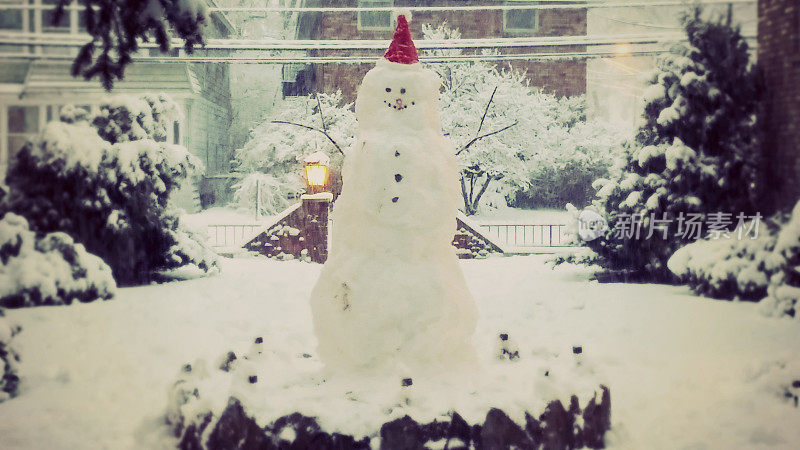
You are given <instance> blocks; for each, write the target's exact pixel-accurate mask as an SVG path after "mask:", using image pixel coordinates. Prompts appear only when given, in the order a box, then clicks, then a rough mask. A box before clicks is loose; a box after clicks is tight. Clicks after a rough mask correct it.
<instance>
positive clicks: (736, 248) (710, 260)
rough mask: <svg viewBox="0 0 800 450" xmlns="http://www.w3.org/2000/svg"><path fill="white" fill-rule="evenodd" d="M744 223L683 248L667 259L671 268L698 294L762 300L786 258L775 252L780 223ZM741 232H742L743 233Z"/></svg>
mask: <svg viewBox="0 0 800 450" xmlns="http://www.w3.org/2000/svg"><path fill="white" fill-rule="evenodd" d="M750 225H751V224H744V226H743V229H742V230H738V229H737V230H734V231H732V232H731V233H730V234H728V235H727V236H721V237H720V238H719V239H701V240H698V241H695V242H693V243H691V244H689V245H686V246H684V247H681V248H680V249H678V251H676V252H675V253H674V254H673V255H672V257H670V258H669V260H668V261H667V267H668V268H669V270H670V271H671V272H672V273H673V274H675V275H676V276H677V277H679V278H680V279H681V281H682V282H684V283H686V284H688V285H689V286H690V287H691V288H692V290H693V291H695V292H697V293H698V294H702V295H706V296H709V297H714V298H723V299H742V300H760V299H762V298H764V296H765V295H767V286H768V285H769V279H770V277H771V276H772V275H773V274H774V273H776V272H777V271H778V270H779V268H780V266H781V264H782V262H783V259H782V258H781V257H780V255H778V254H777V253H775V252H773V249H774V247H775V241H776V239H777V228H778V225H777V224H776V223H775V222H773V221H769V222H767V221H765V222H762V223H761V224H760V225H759V227H758V229H757V230H756V228H755V227H751V226H750ZM747 230H749V232H748V231H747ZM740 231H741V234H740Z"/></svg>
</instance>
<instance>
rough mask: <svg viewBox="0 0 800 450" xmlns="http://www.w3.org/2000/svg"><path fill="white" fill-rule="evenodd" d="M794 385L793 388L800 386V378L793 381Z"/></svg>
mask: <svg viewBox="0 0 800 450" xmlns="http://www.w3.org/2000/svg"><path fill="white" fill-rule="evenodd" d="M792 387H793V388H800V380H794V381H792Z"/></svg>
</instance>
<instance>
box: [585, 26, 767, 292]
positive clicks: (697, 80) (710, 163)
mask: <svg viewBox="0 0 800 450" xmlns="http://www.w3.org/2000/svg"><path fill="white" fill-rule="evenodd" d="M699 14H700V12H699V11H696V12H695V14H694V15H692V16H689V17H687V18H686V20H685V28H686V33H687V38H688V40H687V42H686V43H681V44H678V45H676V46H675V47H674V48H673V49H672V51H671V52H670V53H668V54H665V55H663V56H662V57H661V58H660V59H659V61H658V64H657V70H656V71H655V72H654V74H653V75H652V77H651V79H650V86H649V87H648V88H647V89H646V90H645V93H644V97H645V107H644V115H643V125H642V126H641V127H640V128H639V130H638V134H637V136H636V140H635V142H633V143H632V144H630V145H629V147H628V148H627V149H626V154H625V161H624V163H623V164H621V165H620V166H617V167H615V168H614V170H612V176H610V177H607V178H604V179H599V180H597V182H596V183H595V187H596V188H597V189H598V192H597V199H596V200H595V202H594V203H593V205H594V206H595V207H596V208H597V210H598V211H602V212H604V213H605V216H606V219H607V221H608V225H609V227H608V232H607V233H606V234H605V236H603V237H601V238H599V239H595V240H592V241H590V242H588V245H589V247H591V248H592V249H593V250H594V251H596V252H597V253H598V254H599V255H600V257H601V261H602V263H603V265H604V266H605V267H606V268H608V269H612V270H635V271H638V272H640V273H641V274H642V275H645V276H647V277H651V278H656V279H672V275H671V273H670V272H669V270H668V269H667V264H666V263H667V260H668V259H669V257H670V256H671V255H672V254H673V253H674V252H675V251H676V250H677V249H678V248H680V247H682V246H684V245H686V244H688V243H690V242H692V241H694V240H696V239H697V238H698V237H702V236H697V235H696V233H693V232H686V228H685V227H684V228H683V229H682V228H681V225H682V224H684V223H685V222H682V221H681V218H684V219H686V218H687V217H690V216H694V217H700V218H701V221H702V222H703V223H706V222H710V221H711V220H710V218H711V217H712V216H710V215H711V214H729V215H730V216H729V217H732V218H733V220H732V221H731V222H730V223H729V225H727V226H724V227H727V229H730V228H733V227H735V226H736V225H737V224H738V222H737V220H736V217H738V216H739V215H740V214H742V215H745V216H747V217H752V216H754V215H755V213H756V212H757V206H758V202H757V199H758V196H759V193H760V189H761V186H760V185H759V180H761V179H763V178H764V177H763V174H760V169H759V167H760V162H761V159H762V156H761V151H760V146H759V143H758V142H757V141H756V136H758V129H757V126H756V122H755V118H756V113H757V110H758V98H759V92H760V91H759V86H760V83H759V79H758V74H757V72H756V71H755V70H754V68H753V66H752V64H751V63H750V56H749V53H748V47H747V42H746V41H745V39H744V37H743V36H742V35H741V33H740V32H739V30H738V29H735V28H732V27H731V26H730V25H728V24H726V23H724V22H720V23H714V22H706V21H704V20H702V19H701V18H700V16H699ZM655 219H657V220H659V221H661V220H664V221H666V222H656V221H655ZM636 230H640V231H639V232H637V231H636ZM651 230H652V231H654V232H653V233H651ZM706 231H708V227H707V226H705V227H704V228H703V236H704V235H705V232H706ZM648 235H650V236H649V237H648Z"/></svg>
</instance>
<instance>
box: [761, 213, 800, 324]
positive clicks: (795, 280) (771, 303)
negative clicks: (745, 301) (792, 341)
mask: <svg viewBox="0 0 800 450" xmlns="http://www.w3.org/2000/svg"><path fill="white" fill-rule="evenodd" d="M773 253H774V257H775V258H776V259H778V260H779V264H780V270H778V271H776V272H775V273H774V274H773V275H772V277H771V278H770V281H769V287H768V288H767V297H766V298H765V299H764V300H762V301H761V303H760V304H759V307H760V309H761V311H762V312H763V313H764V314H766V315H768V316H789V317H794V318H795V319H800V202H798V203H797V204H796V205H795V206H794V210H793V211H792V215H791V217H790V218H789V221H788V222H787V223H786V225H784V226H783V228H781V230H780V232H779V233H778V238H777V240H776V242H775V248H774V250H773Z"/></svg>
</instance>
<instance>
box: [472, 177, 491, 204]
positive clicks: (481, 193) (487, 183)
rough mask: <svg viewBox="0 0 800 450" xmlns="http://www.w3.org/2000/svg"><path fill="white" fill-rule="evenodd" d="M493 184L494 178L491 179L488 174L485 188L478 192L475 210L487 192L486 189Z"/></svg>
mask: <svg viewBox="0 0 800 450" xmlns="http://www.w3.org/2000/svg"><path fill="white" fill-rule="evenodd" d="M491 182H492V177H490V176H489V174H486V182H485V183H483V187H481V190H480V191H478V195H477V196H476V197H475V203H474V204H475V210H477V209H478V202H480V201H481V197H482V196H483V193H484V192H486V188H488V187H489V183H491Z"/></svg>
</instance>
